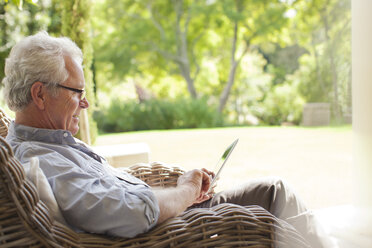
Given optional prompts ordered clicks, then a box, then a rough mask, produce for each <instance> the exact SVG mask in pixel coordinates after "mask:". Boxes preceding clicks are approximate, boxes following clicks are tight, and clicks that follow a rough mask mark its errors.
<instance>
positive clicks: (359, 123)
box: [350, 0, 372, 247]
mask: <svg viewBox="0 0 372 248" xmlns="http://www.w3.org/2000/svg"><path fill="white" fill-rule="evenodd" d="M371 10H372V1H371V0H352V89H353V136H354V137H353V142H354V143H353V165H354V179H355V180H354V182H355V183H354V186H355V187H354V197H355V199H354V205H355V207H356V213H357V214H356V216H355V219H354V223H351V226H350V228H351V230H350V231H351V232H350V233H353V234H354V235H356V237H359V238H358V241H359V242H360V241H361V239H360V237H364V238H366V237H372V236H371V235H372V224H371V221H372V15H371ZM358 235H361V236H358ZM355 241H356V240H355ZM365 242H366V243H365ZM365 242H362V243H361V244H363V247H371V246H369V245H371V244H372V243H371V239H369V240H365ZM356 243H357V242H356ZM364 245H365V246H364Z"/></svg>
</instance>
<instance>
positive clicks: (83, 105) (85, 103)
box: [80, 97, 89, 109]
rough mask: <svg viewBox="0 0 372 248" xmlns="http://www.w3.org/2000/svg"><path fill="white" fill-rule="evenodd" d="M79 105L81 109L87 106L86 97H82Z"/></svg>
mask: <svg viewBox="0 0 372 248" xmlns="http://www.w3.org/2000/svg"><path fill="white" fill-rule="evenodd" d="M80 107H81V108H83V109H86V108H89V102H88V99H87V98H86V97H84V99H83V100H81V101H80Z"/></svg>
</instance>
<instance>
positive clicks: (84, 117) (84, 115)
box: [80, 109, 91, 145]
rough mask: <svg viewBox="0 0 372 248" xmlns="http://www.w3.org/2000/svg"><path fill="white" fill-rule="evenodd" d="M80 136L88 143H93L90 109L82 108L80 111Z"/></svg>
mask: <svg viewBox="0 0 372 248" xmlns="http://www.w3.org/2000/svg"><path fill="white" fill-rule="evenodd" d="M80 136H81V140H82V141H84V142H85V143H86V144H88V145H91V140H90V130H89V118H88V111H87V110H86V109H82V110H81V112H80Z"/></svg>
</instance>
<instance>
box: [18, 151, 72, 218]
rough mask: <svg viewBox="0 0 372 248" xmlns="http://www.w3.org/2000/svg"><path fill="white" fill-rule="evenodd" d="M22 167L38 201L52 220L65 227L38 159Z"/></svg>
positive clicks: (32, 159)
mask: <svg viewBox="0 0 372 248" xmlns="http://www.w3.org/2000/svg"><path fill="white" fill-rule="evenodd" d="M23 167H24V169H25V172H26V176H27V178H28V180H30V181H31V182H32V183H33V184H34V185H35V187H36V189H37V192H38V194H39V197H40V200H41V201H42V202H44V203H45V205H47V207H48V209H49V213H50V216H51V217H52V218H53V219H54V220H56V221H59V222H60V223H62V224H65V225H66V221H65V219H64V218H63V215H62V213H61V210H60V209H59V207H58V204H57V201H56V199H55V197H54V194H53V191H52V188H51V187H50V185H49V183H48V180H47V178H46V177H45V175H44V173H43V171H42V170H41V169H40V167H39V159H38V158H37V157H33V158H31V160H30V162H28V163H24V164H23Z"/></svg>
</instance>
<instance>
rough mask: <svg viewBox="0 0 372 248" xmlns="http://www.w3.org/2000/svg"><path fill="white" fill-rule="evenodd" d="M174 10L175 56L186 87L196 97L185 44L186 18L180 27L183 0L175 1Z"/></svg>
mask: <svg viewBox="0 0 372 248" xmlns="http://www.w3.org/2000/svg"><path fill="white" fill-rule="evenodd" d="M174 8H175V11H176V16H177V21H176V36H177V37H176V40H177V42H176V44H177V57H178V63H177V64H178V66H179V69H180V71H181V75H182V76H183V78H184V79H185V81H186V83H187V89H188V91H189V93H190V95H191V97H192V98H196V97H197V93H196V89H195V86H194V81H195V80H194V79H193V78H192V77H191V68H190V60H189V56H188V52H187V51H188V44H187V25H188V20H186V22H185V24H184V25H185V26H184V27H183V28H182V27H181V18H182V15H183V1H180V0H177V1H175V6H174Z"/></svg>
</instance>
